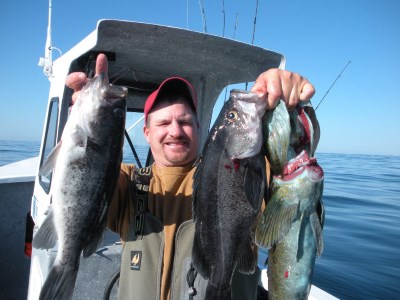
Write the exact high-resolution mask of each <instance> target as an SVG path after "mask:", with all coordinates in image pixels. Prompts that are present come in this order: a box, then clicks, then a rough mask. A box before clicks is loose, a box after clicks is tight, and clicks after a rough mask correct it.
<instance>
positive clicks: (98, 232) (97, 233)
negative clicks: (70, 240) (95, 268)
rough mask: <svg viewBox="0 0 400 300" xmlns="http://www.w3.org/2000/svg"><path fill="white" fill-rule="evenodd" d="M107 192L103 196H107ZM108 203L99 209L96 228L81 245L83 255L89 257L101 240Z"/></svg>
mask: <svg viewBox="0 0 400 300" xmlns="http://www.w3.org/2000/svg"><path fill="white" fill-rule="evenodd" d="M108 195H109V193H105V194H104V196H103V197H104V198H107V197H109V196H108ZM105 203H109V201H107V200H105ZM108 207H109V205H105V206H104V207H103V209H102V211H101V215H100V218H99V222H98V223H97V226H96V228H95V229H94V230H93V232H94V233H93V234H92V235H90V236H89V237H88V238H87V239H86V241H85V244H84V246H83V252H82V255H83V257H85V258H86V257H89V256H90V255H92V254H93V253H95V252H96V251H97V249H99V247H100V244H101V242H102V241H103V236H104V229H105V225H106V221H107V212H108Z"/></svg>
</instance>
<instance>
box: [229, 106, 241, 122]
mask: <svg viewBox="0 0 400 300" xmlns="http://www.w3.org/2000/svg"><path fill="white" fill-rule="evenodd" d="M226 116H227V119H228V121H229V122H235V121H236V120H237V118H238V116H239V115H238V112H237V111H236V110H235V109H232V110H230V111H229V112H228V113H227V115H226Z"/></svg>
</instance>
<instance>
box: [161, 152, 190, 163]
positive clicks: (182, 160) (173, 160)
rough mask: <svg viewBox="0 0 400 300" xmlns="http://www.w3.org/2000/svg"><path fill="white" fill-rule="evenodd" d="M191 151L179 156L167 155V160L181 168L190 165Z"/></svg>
mask: <svg viewBox="0 0 400 300" xmlns="http://www.w3.org/2000/svg"><path fill="white" fill-rule="evenodd" d="M190 156H191V155H190V151H186V152H184V153H181V154H179V155H167V154H165V159H166V160H167V161H168V162H169V163H171V164H172V165H174V166H181V165H185V164H187V163H189V162H190V161H189V158H190Z"/></svg>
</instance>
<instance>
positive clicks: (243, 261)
mask: <svg viewBox="0 0 400 300" xmlns="http://www.w3.org/2000/svg"><path fill="white" fill-rule="evenodd" d="M256 266H257V260H256V257H255V255H254V252H253V248H252V241H251V237H250V236H249V237H248V240H247V241H245V242H244V243H243V247H242V248H241V249H240V251H239V257H238V262H237V269H238V271H239V272H240V273H242V274H246V275H248V274H253V273H254V272H255V270H256Z"/></svg>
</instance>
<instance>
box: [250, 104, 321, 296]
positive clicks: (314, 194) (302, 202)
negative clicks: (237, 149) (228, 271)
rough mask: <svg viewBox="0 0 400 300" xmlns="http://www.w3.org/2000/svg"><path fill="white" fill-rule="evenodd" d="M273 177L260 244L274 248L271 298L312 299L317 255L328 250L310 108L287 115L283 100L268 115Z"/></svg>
mask: <svg viewBox="0 0 400 300" xmlns="http://www.w3.org/2000/svg"><path fill="white" fill-rule="evenodd" d="M264 129H265V133H264V134H265V136H266V146H265V149H266V155H267V157H268V159H269V161H270V163H271V169H272V173H273V179H272V183H271V186H270V189H269V199H268V203H267V206H266V208H265V210H264V212H263V214H262V216H261V218H260V220H259V222H258V225H257V229H256V235H255V240H256V243H257V244H258V245H260V246H262V247H265V248H268V249H269V254H268V271H267V272H268V297H269V299H307V298H308V295H309V292H310V288H311V281H312V276H313V270H314V264H315V258H316V255H317V254H318V255H320V254H321V253H322V250H323V239H322V226H323V221H324V206H323V203H322V192H323V178H324V173H323V170H322V168H321V167H320V166H319V165H318V164H317V161H316V158H315V157H313V155H314V152H315V149H316V147H317V144H318V140H319V125H318V121H317V119H316V117H315V113H314V110H313V109H312V107H311V106H306V107H298V108H297V110H294V111H292V112H290V113H289V112H288V111H287V110H286V106H285V104H284V103H283V102H280V104H279V105H278V106H277V107H276V109H275V110H273V111H268V112H266V114H265V116H264Z"/></svg>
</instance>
